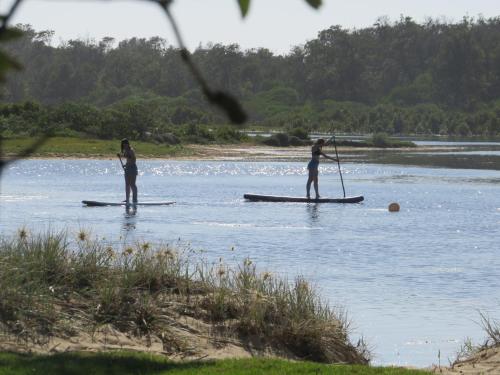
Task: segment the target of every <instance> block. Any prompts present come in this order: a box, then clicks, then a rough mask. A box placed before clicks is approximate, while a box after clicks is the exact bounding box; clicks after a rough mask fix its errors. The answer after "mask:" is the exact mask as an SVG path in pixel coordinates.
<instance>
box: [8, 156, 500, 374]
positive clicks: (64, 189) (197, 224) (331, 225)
mask: <svg viewBox="0 0 500 375" xmlns="http://www.w3.org/2000/svg"><path fill="white" fill-rule="evenodd" d="M117 164H118V163H117V162H116V161H114V160H71V159H66V160H54V159H51V160H42V159H37V160H25V161H22V162H19V163H16V164H13V165H11V166H9V168H8V170H6V171H5V172H4V174H3V176H2V181H1V196H0V225H1V233H2V234H3V235H13V234H15V233H16V231H17V230H18V229H19V228H20V227H22V226H26V227H28V228H30V229H31V230H33V231H44V230H46V229H49V228H50V229H59V228H69V229H70V231H73V233H76V232H77V231H78V230H79V229H80V228H83V229H86V230H91V231H92V233H93V234H94V235H96V236H99V237H106V238H107V239H108V240H111V241H115V242H134V241H141V240H147V241H150V242H160V243H165V242H169V243H172V242H176V241H179V239H180V241H181V242H182V241H183V242H188V243H190V246H192V247H194V248H196V249H204V250H205V251H206V253H205V254H206V256H207V257H209V258H211V259H218V258H219V257H223V258H225V259H227V260H228V261H229V262H238V261H241V260H243V259H244V258H245V257H250V258H251V259H253V260H254V261H255V262H256V264H257V265H258V267H260V268H261V269H262V270H264V269H265V270H269V271H271V272H274V273H277V274H282V275H284V276H288V277H290V278H291V277H293V276H295V275H298V274H301V275H304V276H306V277H307V278H308V279H310V280H312V281H313V282H314V283H315V284H316V285H317V286H318V288H319V289H320V292H321V295H322V296H324V297H325V299H327V300H328V301H329V303H330V304H331V305H332V306H343V307H344V308H346V309H347V311H348V314H349V317H350V319H351V320H352V322H353V333H352V338H353V340H356V338H357V337H358V336H359V335H363V337H364V338H365V340H366V341H367V342H368V344H369V345H370V347H371V348H372V350H373V353H374V363H375V364H397V365H414V366H428V365H431V364H432V363H437V361H438V352H440V353H441V358H442V359H441V362H442V363H447V361H446V359H447V358H451V359H453V356H454V354H455V352H456V351H457V350H458V349H459V348H460V345H461V344H462V343H463V342H464V339H465V338H466V337H471V338H472V339H474V340H475V341H477V342H479V341H481V340H482V339H483V338H484V334H483V332H482V330H481V328H480V327H479V325H478V324H477V322H478V321H479V311H481V312H483V313H486V314H489V315H490V316H491V317H494V318H499V317H500V301H499V299H500V298H499V297H500V277H499V273H500V271H499V270H500V257H499V256H498V252H499V245H498V244H499V239H500V235H499V234H500V194H499V186H500V171H494V170H470V169H460V170H459V169H445V168H427V167H412V166H397V165H376V164H356V163H350V164H345V165H343V167H342V170H343V176H344V180H345V184H346V190H347V194H348V195H364V196H365V199H366V200H365V202H363V203H362V204H355V205H335V204H323V205H316V204H293V203H291V204H287V203H251V202H245V201H244V200H243V194H244V193H248V192H252V193H260V194H277V195H278V194H280V195H281V194H283V195H304V194H305V182H306V181H305V180H306V169H305V163H296V162H224V161H170V160H168V161H167V160H165V161H162V160H140V161H139V169H140V176H139V177H138V187H139V195H140V199H141V200H143V201H159V200H175V201H176V202H177V203H176V204H175V205H173V206H165V207H144V208H143V207H139V209H138V210H137V212H136V213H135V215H132V214H130V213H126V212H125V210H124V209H123V208H120V207H100V208H89V207H82V205H81V203H80V201H81V200H82V199H88V200H101V201H120V200H122V199H123V195H124V194H123V192H122V190H123V176H122V173H123V172H122V170H121V168H120V167H119V165H117ZM320 188H321V193H322V195H323V196H329V197H338V196H341V194H342V189H341V185H340V181H339V175H338V171H337V168H336V165H334V164H327V163H323V164H322V165H321V167H320ZM390 202H398V203H399V204H400V205H401V211H400V212H399V213H389V212H388V210H387V206H388V204H389V203H390ZM232 247H234V251H231V248H232Z"/></svg>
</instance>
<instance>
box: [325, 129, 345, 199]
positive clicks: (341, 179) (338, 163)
mask: <svg viewBox="0 0 500 375" xmlns="http://www.w3.org/2000/svg"><path fill="white" fill-rule="evenodd" d="M330 139H333V145H334V146H335V156H336V157H337V165H338V166H339V175H340V182H341V183H342V191H343V192H344V198H345V187H344V179H343V178H342V170H341V169H340V159H339V153H338V152H337V142H336V141H335V136H334V135H332V137H331V138H330ZM328 142H330V140H328Z"/></svg>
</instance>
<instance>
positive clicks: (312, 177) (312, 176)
mask: <svg viewBox="0 0 500 375" xmlns="http://www.w3.org/2000/svg"><path fill="white" fill-rule="evenodd" d="M324 145H325V140H324V139H322V138H320V139H318V140H317V141H316V142H315V143H314V145H313V146H312V147H311V153H312V157H311V161H310V162H309V164H307V169H308V170H309V178H308V179H307V185H306V191H307V199H311V194H310V192H311V183H312V182H314V191H315V192H316V199H319V198H320V196H319V192H318V167H319V157H320V156H321V155H323V157H325V158H327V159H330V160H333V161H338V160H337V159H335V158H334V157H331V156H328V155H326V154H325V153H324V152H323V150H322V149H323V146H324Z"/></svg>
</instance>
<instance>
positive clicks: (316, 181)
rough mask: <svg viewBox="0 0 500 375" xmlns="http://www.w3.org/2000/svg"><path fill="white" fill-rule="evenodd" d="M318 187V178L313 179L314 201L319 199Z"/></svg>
mask: <svg viewBox="0 0 500 375" xmlns="http://www.w3.org/2000/svg"><path fill="white" fill-rule="evenodd" d="M318 190H319V186H318V176H317V175H316V176H315V177H314V192H315V193H316V199H319V191H318Z"/></svg>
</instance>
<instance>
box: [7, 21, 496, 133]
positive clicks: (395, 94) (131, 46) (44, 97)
mask: <svg viewBox="0 0 500 375" xmlns="http://www.w3.org/2000/svg"><path fill="white" fill-rule="evenodd" d="M21 28H22V29H23V31H24V37H23V38H22V39H18V40H17V41H15V42H12V43H11V44H9V45H7V49H8V53H9V54H10V55H13V56H16V57H17V58H18V60H19V61H21V62H22V64H23V65H24V67H25V68H24V70H23V71H21V72H15V73H12V74H10V76H9V77H8V80H7V83H6V85H5V87H4V88H3V93H2V96H3V101H4V104H3V105H2V106H1V108H0V127H1V130H2V132H3V134H4V135H5V134H17V133H25V134H34V133H36V132H37V131H38V129H40V128H42V127H45V128H47V127H48V128H51V129H53V130H55V131H62V130H63V129H65V130H71V131H75V132H79V133H87V134H90V135H95V136H99V137H105V138H109V137H119V136H122V135H125V134H127V135H129V136H130V135H131V134H133V135H134V136H135V137H138V138H144V137H145V135H146V134H152V133H158V134H160V133H167V132H172V131H173V130H175V127H176V126H181V125H186V124H193V125H212V126H213V125H217V124H224V123H227V120H226V118H225V117H224V116H223V115H222V114H221V113H219V112H218V111H217V110H216V109H214V108H213V107H211V106H210V105H209V104H207V102H206V100H205V99H204V98H203V96H202V94H201V93H200V90H199V87H198V84H197V83H196V82H195V81H194V80H193V78H192V76H191V75H190V73H189V72H188V70H187V68H186V66H185V65H184V64H183V63H182V61H181V59H180V57H179V53H178V50H177V49H175V48H173V47H172V46H169V45H168V44H167V43H166V42H165V41H164V40H163V39H161V38H158V37H155V38H150V39H141V38H132V39H129V40H124V41H121V42H119V43H116V42H115V41H114V40H112V39H111V38H104V39H103V40H101V41H88V40H70V41H67V42H64V43H62V44H60V45H59V46H57V47H55V46H53V43H52V37H53V33H52V32H50V31H41V32H37V31H35V30H33V29H32V28H31V27H29V26H27V25H24V26H21ZM192 58H193V60H194V61H195V62H196V64H197V65H198V66H199V68H200V70H201V71H202V72H203V74H204V75H205V77H207V79H208V80H209V82H210V85H211V86H212V87H216V88H220V89H223V90H226V91H228V92H231V93H232V94H233V95H235V96H236V97H238V98H239V100H240V101H241V102H242V103H243V105H244V107H245V108H246V110H247V111H248V114H249V116H250V121H249V124H250V125H256V126H262V127H284V128H294V127H301V128H307V129H310V130H312V129H331V128H332V127H333V128H335V129H336V130H337V131H344V132H358V133H369V132H370V133H375V132H381V131H384V132H387V133H391V134H408V133H420V134H431V133H432V134H456V135H484V136H489V135H498V134H499V133H500V125H499V122H500V100H499V99H500V18H492V19H482V18H480V19H477V20H473V19H471V18H464V19H463V20H462V21H461V22H459V23H456V24H451V23H446V22H443V21H438V20H432V19H429V20H428V21H426V22H425V23H421V24H419V23H416V22H414V21H413V20H412V19H411V18H407V17H402V18H401V19H400V20H398V21H397V22H392V23H391V22H389V21H388V20H386V19H379V20H377V22H376V23H375V24H374V25H373V26H372V27H368V28H364V29H355V30H347V29H344V28H342V27H340V26H332V27H330V28H329V29H327V30H323V31H321V32H320V33H319V34H318V37H317V38H316V39H313V40H311V41H309V42H307V43H306V44H305V45H303V46H297V47H294V48H293V49H292V50H291V51H290V52H289V53H288V54H287V55H285V56H280V55H274V54H273V53H271V52H270V51H268V50H266V49H252V50H246V51H242V50H241V49H240V47H239V46H238V45H235V44H233V45H227V46H225V45H220V44H214V45H208V46H200V47H199V48H197V49H196V50H195V51H194V53H193V56H192ZM7 103H10V104H7ZM15 103H18V104H15ZM37 103H40V104H37Z"/></svg>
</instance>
